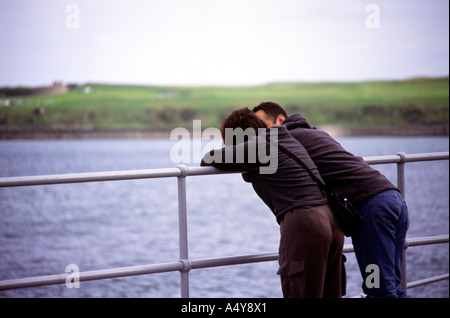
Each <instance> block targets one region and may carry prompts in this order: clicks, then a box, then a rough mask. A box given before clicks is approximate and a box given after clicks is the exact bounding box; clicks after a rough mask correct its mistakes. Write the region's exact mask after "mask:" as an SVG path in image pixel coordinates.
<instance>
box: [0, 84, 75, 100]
mask: <svg viewBox="0 0 450 318" xmlns="http://www.w3.org/2000/svg"><path fill="white" fill-rule="evenodd" d="M68 90H69V88H68V87H67V85H64V84H63V82H61V81H55V82H53V84H52V85H51V86H42V87H36V88H24V87H18V88H4V89H0V96H5V97H10V96H33V95H53V94H65V93H66V92H67V91H68Z"/></svg>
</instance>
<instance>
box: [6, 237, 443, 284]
mask: <svg viewBox="0 0 450 318" xmlns="http://www.w3.org/2000/svg"><path fill="white" fill-rule="evenodd" d="M448 242H449V236H448V235H439V236H428V237H420V238H411V239H407V240H406V244H405V248H406V247H409V246H422V245H430V244H441V243H448ZM343 252H344V253H352V252H353V246H352V244H346V245H344V249H343ZM277 260H278V253H265V254H249V255H240V256H230V257H221V258H208V259H199V260H190V261H189V263H188V264H186V263H184V262H183V261H178V262H172V263H159V264H148V265H139V266H129V267H117V268H111V269H101V270H93V271H85V272H80V273H79V278H80V282H81V281H91V280H100V279H110V278H119V277H127V276H138V275H148V274H157V273H165V272H176V271H186V270H193V269H201V268H210V267H220V266H229V265H239V264H249V263H260V262H269V261H277ZM69 275H70V274H69V273H64V274H56V275H46V276H36V277H27V278H18V279H10V280H3V281H0V290H8V289H16V288H27V287H37V286H45V285H56V284H65V283H66V281H67V278H68V277H69ZM446 278H448V273H447V274H443V275H439V276H435V277H432V278H429V279H423V280H420V281H417V282H412V283H408V288H413V287H416V286H420V285H423V284H424V283H427V282H428V280H430V282H435V281H439V280H443V279H446Z"/></svg>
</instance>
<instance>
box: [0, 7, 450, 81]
mask: <svg viewBox="0 0 450 318" xmlns="http://www.w3.org/2000/svg"><path fill="white" fill-rule="evenodd" d="M448 74H449V1H448V0H158V1H156V0H14V1H12V0H0V87H3V86H10V87H15V86H41V85H49V84H51V83H52V82H53V81H55V80H60V81H63V82H65V83H81V84H83V83H88V82H89V83H111V84H139V85H159V86H166V85H169V86H178V85H189V86H213V85H219V86H242V85H246V86H249V85H261V84H266V83H273V82H324V81H367V80H402V79H407V78H413V77H422V76H426V77H438V76H448Z"/></svg>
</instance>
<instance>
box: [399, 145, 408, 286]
mask: <svg viewBox="0 0 450 318" xmlns="http://www.w3.org/2000/svg"><path fill="white" fill-rule="evenodd" d="M397 156H399V157H400V162H398V163H397V187H398V188H399V190H400V192H401V193H402V195H403V197H404V198H406V192H405V163H406V154H405V153H404V152H399V153H397ZM407 248H408V243H406V242H405V246H404V249H403V262H402V268H401V275H402V281H401V283H400V285H401V287H402V289H403V291H404V292H405V293H407V287H406V286H407V278H406V263H407V261H406V249H407Z"/></svg>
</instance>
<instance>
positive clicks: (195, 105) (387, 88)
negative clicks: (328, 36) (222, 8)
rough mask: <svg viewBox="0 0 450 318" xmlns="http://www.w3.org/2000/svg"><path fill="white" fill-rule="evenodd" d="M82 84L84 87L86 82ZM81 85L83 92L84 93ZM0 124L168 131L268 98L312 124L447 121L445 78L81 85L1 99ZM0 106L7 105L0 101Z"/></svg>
mask: <svg viewBox="0 0 450 318" xmlns="http://www.w3.org/2000/svg"><path fill="white" fill-rule="evenodd" d="M87 87H89V89H88V90H86V88H87ZM87 91H88V93H86V92H87ZM2 92H3V95H4V94H5V93H4V92H5V89H0V101H3V106H0V126H4V127H5V126H45V125H60V126H80V125H81V126H93V127H95V128H97V129H99V130H101V129H108V130H111V129H142V130H146V131H168V130H170V129H173V128H174V127H180V126H182V127H187V128H189V127H192V120H193V119H201V120H202V127H204V128H205V127H218V126H219V125H220V121H221V120H222V119H223V118H224V117H225V116H226V115H227V114H228V113H229V112H230V111H231V110H233V109H236V108H240V107H245V106H248V107H250V108H251V107H253V106H256V105H257V104H258V103H260V102H262V101H268V100H271V101H275V102H277V103H279V104H280V105H282V106H283V107H285V109H286V110H287V111H288V113H289V114H292V113H294V112H300V113H302V114H303V115H305V117H306V118H307V119H308V120H309V121H310V122H311V123H312V124H314V125H324V124H337V125H407V124H446V123H447V124H448V122H449V79H448V77H445V78H418V79H411V80H405V81H377V82H358V83H275V84H268V85H263V86H252V87H158V86H127V85H102V84H85V85H83V86H82V87H79V88H77V89H71V90H70V91H69V92H67V93H66V94H62V95H40V96H25V97H6V96H3V97H2ZM5 104H9V105H8V106H5Z"/></svg>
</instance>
